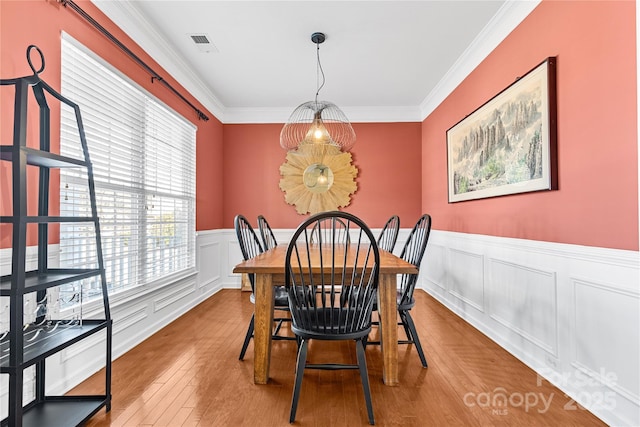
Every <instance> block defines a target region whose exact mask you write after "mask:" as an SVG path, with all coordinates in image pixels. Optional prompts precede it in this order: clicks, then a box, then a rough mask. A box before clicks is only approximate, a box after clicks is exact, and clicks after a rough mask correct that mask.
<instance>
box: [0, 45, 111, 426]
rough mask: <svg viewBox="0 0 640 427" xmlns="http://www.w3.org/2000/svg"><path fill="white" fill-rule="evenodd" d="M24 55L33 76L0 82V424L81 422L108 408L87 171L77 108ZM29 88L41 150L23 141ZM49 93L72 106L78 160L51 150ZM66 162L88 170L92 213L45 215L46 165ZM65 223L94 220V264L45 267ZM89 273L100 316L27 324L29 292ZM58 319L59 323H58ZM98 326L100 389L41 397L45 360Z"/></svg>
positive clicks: (42, 292) (105, 326)
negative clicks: (7, 115) (5, 203)
mask: <svg viewBox="0 0 640 427" xmlns="http://www.w3.org/2000/svg"><path fill="white" fill-rule="evenodd" d="M34 49H35V50H36V51H37V52H38V53H39V54H40V59H41V67H40V68H39V69H38V70H37V71H36V69H35V67H34V66H33V64H32V62H31V52H32V51H33V50H34ZM27 61H28V62H29V66H30V67H31V69H32V71H33V75H31V76H25V77H20V78H15V79H6V80H0V85H2V86H7V85H11V86H14V88H15V102H14V126H13V141H12V144H11V145H0V160H2V161H6V162H11V178H12V186H11V188H12V204H13V205H12V210H13V212H12V213H13V214H12V215H10V216H0V224H11V228H12V241H11V242H12V252H11V257H12V260H11V274H9V275H5V276H2V277H0V296H1V297H9V331H8V333H7V334H6V336H5V337H3V338H2V340H0V374H6V375H8V376H9V405H8V416H7V417H6V418H5V419H3V420H2V421H1V422H0V425H1V426H3V427H4V426H10V427H23V426H24V427H30V426H33V427H42V426H47V427H56V426H60V427H67V426H77V425H82V424H84V423H85V422H86V421H87V420H88V419H89V418H90V417H91V416H93V415H94V414H95V413H97V412H98V411H99V410H100V409H101V408H103V407H104V408H105V409H106V410H107V411H109V410H110V409H111V348H112V321H111V315H110V310H109V300H108V294H107V281H106V274H105V270H104V260H103V256H102V249H101V248H102V245H101V236H100V224H99V220H98V214H97V207H96V196H95V186H94V180H93V170H92V166H91V162H90V160H89V152H88V149H87V142H86V138H85V133H84V128H83V125H82V119H81V115H80V108H79V107H78V105H77V104H75V103H73V102H72V101H70V100H68V99H67V98H65V97H63V96H62V95H61V94H59V93H58V92H56V91H55V90H54V89H53V88H51V87H50V86H49V85H48V84H47V83H46V82H44V81H43V80H42V79H40V77H39V74H40V73H41V72H42V71H43V70H44V65H45V64H44V57H43V55H42V52H41V51H40V50H39V49H38V48H37V47H36V46H33V45H31V46H29V47H28V48H27ZM29 89H31V91H32V93H33V96H34V97H35V101H36V103H37V105H38V108H39V131H40V133H39V145H40V147H39V149H35V148H31V147H27V146H26V141H27V125H28V123H27V121H28V114H27V106H28V104H29V101H28V98H29V97H28V94H29ZM47 96H52V97H53V98H55V99H57V100H58V101H60V102H61V103H64V104H66V105H68V106H69V107H71V108H73V109H74V111H75V116H76V122H77V125H78V134H79V137H80V141H79V143H80V144H81V147H82V152H83V155H84V158H83V159H75V158H70V157H65V156H61V155H58V154H55V153H52V152H51V151H50V111H49V106H48V104H47ZM28 167H36V168H38V172H39V174H38V186H37V187H38V209H37V211H38V213H37V215H35V216H29V215H28V214H27V169H28ZM67 167H72V168H85V169H86V172H87V178H88V179H87V183H88V187H89V188H88V190H89V196H90V203H91V215H90V216H88V217H68V216H64V217H63V216H50V215H49V189H50V170H51V169H57V168H67ZM29 188H30V189H31V188H32V187H31V186H30V187H29ZM63 222H64V223H67V222H69V223H74V222H87V223H92V224H93V226H94V230H95V238H96V248H97V254H96V255H97V268H83V269H74V268H49V266H48V244H49V234H50V233H49V224H51V223H63ZM28 224H37V229H38V232H37V234H38V248H37V249H38V262H37V269H36V270H27V267H26V266H27V263H26V251H27V225H28ZM91 277H95V278H99V279H100V281H101V290H102V303H103V306H104V318H102V319H80V320H78V321H77V322H76V324H70V323H69V321H68V320H62V319H60V320H56V319H51V318H46V317H45V314H37V317H36V318H35V321H33V322H30V323H29V324H26V325H25V320H24V319H25V312H24V304H25V298H26V297H27V296H28V295H30V294H31V295H33V294H35V298H36V301H46V295H47V289H49V288H52V287H56V286H61V285H64V284H69V283H73V282H76V281H79V280H84V279H87V278H91ZM80 292H82V290H81V291H80ZM45 304H46V303H45ZM57 325H62V326H60V327H57ZM54 326H55V327H54ZM100 331H106V339H105V392H104V394H101V395H91V396H49V395H47V394H46V387H45V362H46V358H47V357H49V356H51V355H53V354H55V353H57V352H59V351H61V350H63V349H65V348H67V347H69V346H70V345H72V344H75V343H77V342H79V341H81V340H83V339H85V338H87V337H89V336H92V335H94V334H96V333H98V332H100ZM27 337H28V338H27ZM31 366H35V399H34V400H32V401H30V402H28V403H26V404H25V403H24V402H23V395H24V393H23V392H24V390H23V384H24V370H25V369H26V368H28V367H31Z"/></svg>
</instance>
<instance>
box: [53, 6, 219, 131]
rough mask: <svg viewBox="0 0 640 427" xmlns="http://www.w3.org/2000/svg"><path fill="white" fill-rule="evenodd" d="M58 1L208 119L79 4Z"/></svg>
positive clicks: (199, 116) (203, 116)
mask: <svg viewBox="0 0 640 427" xmlns="http://www.w3.org/2000/svg"><path fill="white" fill-rule="evenodd" d="M58 2H60V3H62V5H63V6H64V7H67V6H70V7H71V8H72V9H73V10H75V11H76V12H77V13H78V14H79V15H80V16H82V17H83V18H84V19H85V20H86V21H87V22H89V23H90V24H91V25H93V27H94V28H96V29H97V30H98V31H99V32H100V33H102V35H104V36H105V37H106V38H108V39H109V40H110V41H111V42H113V44H115V45H116V46H118V47H119V48H120V49H121V50H122V51H123V52H124V53H126V54H127V55H128V56H129V57H130V58H131V59H133V60H134V61H135V62H136V63H137V64H138V65H140V66H141V67H142V68H144V69H145V70H146V71H147V72H148V73H149V74H151V83H153V82H154V81H155V80H157V81H159V82H160V83H162V84H163V85H164V86H166V87H167V88H168V89H169V90H170V91H171V92H173V93H174V94H175V95H176V96H178V97H179V98H180V99H181V100H183V101H184V102H185V103H187V104H189V106H190V107H191V108H193V109H194V110H195V112H196V113H197V114H198V119H199V120H204V121H205V122H206V121H208V120H209V117H207V115H206V114H204V113H203V112H202V111H200V110H199V109H198V108H197V107H196V106H195V105H193V104H192V103H191V102H190V101H189V100H188V99H187V98H185V97H184V96H182V94H181V93H180V92H178V91H177V90H176V89H175V88H174V87H173V86H171V85H170V84H169V83H167V82H166V81H165V80H164V79H163V78H162V77H161V76H160V75H159V74H158V73H156V72H155V71H154V70H153V69H152V68H151V67H149V66H148V65H147V64H146V63H145V62H144V61H143V60H142V59H140V57H138V55H136V54H135V53H133V52H132V51H131V50H130V49H129V48H128V47H126V46H125V45H124V44H123V43H122V42H121V41H120V40H118V39H117V38H116V37H115V36H114V35H113V34H111V33H110V32H109V31H108V30H107V29H106V28H104V27H103V26H102V25H100V23H99V22H98V21H96V20H95V19H93V18H92V17H91V16H90V15H89V14H88V13H87V12H85V11H84V10H82V8H80V6H78V5H77V4H75V3H74V2H73V0H58Z"/></svg>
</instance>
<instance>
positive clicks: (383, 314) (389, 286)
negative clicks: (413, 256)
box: [378, 274, 398, 385]
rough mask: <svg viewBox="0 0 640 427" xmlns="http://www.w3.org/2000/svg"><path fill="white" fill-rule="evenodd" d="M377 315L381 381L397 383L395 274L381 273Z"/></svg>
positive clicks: (387, 383) (389, 383)
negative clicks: (380, 351)
mask: <svg viewBox="0 0 640 427" xmlns="http://www.w3.org/2000/svg"><path fill="white" fill-rule="evenodd" d="M378 297H379V301H378V315H379V316H380V333H381V335H382V337H381V342H382V361H383V368H382V381H384V383H385V384H386V385H398V320H397V319H398V317H397V307H396V304H397V302H396V275H395V274H381V275H380V284H379V286H378Z"/></svg>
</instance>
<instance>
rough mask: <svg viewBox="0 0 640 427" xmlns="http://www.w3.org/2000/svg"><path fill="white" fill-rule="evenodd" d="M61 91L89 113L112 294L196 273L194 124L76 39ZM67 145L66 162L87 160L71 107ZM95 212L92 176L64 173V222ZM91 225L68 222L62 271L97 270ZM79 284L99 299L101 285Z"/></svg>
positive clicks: (63, 229)
mask: <svg viewBox="0 0 640 427" xmlns="http://www.w3.org/2000/svg"><path fill="white" fill-rule="evenodd" d="M61 85H62V94H63V95H64V96H66V97H67V98H69V99H70V100H72V101H73V102H75V103H77V104H78V105H79V106H80V111H81V114H82V122H83V125H84V130H85V134H86V139H87V145H88V149H89V155H90V159H91V163H92V165H93V171H94V181H95V188H96V201H97V209H98V216H99V218H100V229H101V238H102V250H103V255H104V260H105V268H106V273H107V283H108V287H109V290H110V292H114V291H120V290H125V289H129V288H132V287H137V286H141V285H153V284H154V282H157V281H159V280H162V279H168V278H169V277H170V276H172V275H174V274H178V273H182V272H186V271H188V270H190V269H194V268H195V138H196V129H195V127H194V126H193V125H192V124H191V123H189V122H188V121H187V120H185V119H184V118H183V117H181V116H179V115H178V114H177V113H175V112H174V111H173V110H171V109H170V108H169V107H167V106H166V105H164V104H163V103H161V102H160V101H158V100H157V99H155V98H154V97H152V96H151V95H150V94H148V93H147V92H146V91H144V90H143V89H142V88H140V87H139V86H137V85H136V84H135V83H133V82H132V81H130V80H129V79H127V78H126V77H124V76H122V75H121V74H120V73H119V72H117V71H114V70H113V69H112V68H111V67H110V66H108V65H104V63H103V62H102V60H101V59H99V58H97V57H96V56H95V55H94V54H92V53H90V52H89V51H88V50H87V49H86V48H83V47H81V46H80V45H79V44H78V43H77V42H75V41H72V40H69V37H63V41H62V83H61ZM60 139H61V141H60V152H61V154H62V155H65V156H70V157H76V158H82V152H81V146H80V143H79V138H78V130H77V126H76V121H75V116H74V113H73V111H72V110H71V109H67V110H65V109H63V110H62V112H61V138H60ZM90 214H91V206H90V200H89V192H88V185H87V176H86V171H84V170H81V169H62V170H61V175H60V215H61V216H77V215H85V216H89V215H90ZM87 224H90V223H63V224H61V226H60V250H61V255H60V257H61V258H60V265H61V267H77V268H88V267H90V266H91V265H96V263H97V258H96V250H95V240H94V238H95V232H94V230H93V226H91V225H87ZM82 286H83V289H84V290H85V298H86V297H87V296H88V297H91V296H92V294H93V295H99V289H98V287H99V283H97V282H96V283H83V284H82ZM92 290H93V291H92ZM67 291H72V292H75V291H73V290H67ZM87 291H88V294H87Z"/></svg>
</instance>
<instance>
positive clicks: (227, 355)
mask: <svg viewBox="0 0 640 427" xmlns="http://www.w3.org/2000/svg"><path fill="white" fill-rule="evenodd" d="M416 299H417V304H416V307H414V309H413V310H412V312H411V313H412V315H413V317H414V320H415V323H416V327H417V329H418V333H419V334H420V338H421V340H422V343H423V348H424V351H425V355H426V357H427V361H428V363H429V367H428V368H427V369H424V368H422V366H421V365H420V360H419V358H418V355H417V353H416V351H415V348H413V346H408V345H401V346H400V348H399V363H400V368H399V379H400V385H399V386H398V387H389V386H385V385H383V383H382V379H381V378H382V358H381V353H380V348H379V347H377V346H369V347H367V365H368V369H369V379H370V382H371V393H372V400H373V409H374V414H375V418H376V425H378V426H549V427H552V426H553V427H556V426H602V425H605V424H604V423H602V422H601V421H600V420H599V419H597V418H596V417H595V416H593V415H592V414H591V413H589V412H587V411H586V410H584V409H582V408H580V407H578V406H577V405H575V404H572V401H571V400H570V399H569V398H568V397H566V396H565V395H564V394H563V393H562V392H561V391H560V390H558V389H557V388H555V387H553V386H552V385H550V384H549V383H548V382H546V381H538V378H537V376H536V374H535V373H534V372H533V371H532V370H531V369H529V368H528V367H526V366H525V365H524V364H523V363H521V362H519V361H518V360H517V359H515V358H514V357H513V356H511V355H510V354H509V353H507V352H506V351H505V350H503V349H502V348H501V347H499V346H498V345H497V344H495V343H494V342H493V341H491V340H490V339H488V338H487V337H486V336H484V335H483V334H481V333H480V332H478V331H477V330H476V329H474V328H473V327H471V326H469V325H468V324H467V323H466V322H464V321H463V320H461V319H460V318H458V317H457V316H455V315H454V314H452V313H451V312H450V311H449V310H448V309H446V308H445V307H444V306H442V305H441V304H440V303H438V302H437V301H436V300H434V299H433V298H432V297H430V296H429V295H427V294H426V293H425V292H423V291H416ZM252 312H253V305H252V304H251V303H250V301H249V294H248V293H243V292H240V291H239V290H222V291H220V292H218V293H217V294H215V295H213V296H212V297H211V298H209V299H208V300H207V301H205V302H203V303H202V304H200V305H199V306H198V307H196V308H194V309H193V310H191V311H190V312H189V313H187V314H185V315H184V316H182V317H181V318H179V319H177V320H176V321H174V322H173V323H171V324H170V325H168V326H167V327H165V328H164V329H162V330H161V331H159V332H158V333H156V334H155V335H153V336H152V337H151V338H149V339H148V340H146V341H144V342H143V343H141V344H140V345H138V346H137V347H135V348H134V349H132V350H131V351H129V352H128V353H126V354H125V355H123V356H122V357H120V358H118V359H117V360H115V361H114V362H113V382H112V387H113V390H112V394H113V401H112V409H111V411H110V412H106V411H105V410H101V411H100V412H99V413H98V414H96V415H95V416H94V417H93V418H92V419H91V420H90V421H89V423H88V424H87V425H88V426H89V427H98V426H153V427H160V426H168V427H178V426H203V427H204V426H233V427H237V426H264V427H269V426H287V425H289V422H288V420H289V409H290V404H291V393H292V390H293V379H294V366H295V360H296V345H295V342H293V341H275V342H274V344H273V349H272V352H271V378H270V381H269V384H267V385H254V384H253V343H252V344H250V345H249V349H248V351H247V355H246V357H245V360H244V361H239V360H238V354H239V353H240V348H241V346H242V341H243V339H244V335H245V332H246V328H247V326H248V323H249V319H250V317H251V313H252ZM286 332H290V331H288V330H287V331H286ZM376 333H377V332H375V331H374V332H372V339H374V338H375V334H376ZM398 334H399V335H400V336H401V337H404V331H403V330H402V328H400V330H399V331H398ZM309 361H310V362H312V363H321V362H323V361H328V362H348V363H355V345H354V344H353V343H350V342H344V343H325V342H312V343H311V344H310V347H309ZM103 392H104V373H103V372H99V373H97V374H96V375H94V376H92V377H91V378H89V379H88V380H86V381H85V382H83V383H82V384H80V385H79V386H78V387H76V388H75V389H74V390H72V391H71V392H70V393H69V394H91V393H103ZM501 397H504V398H505V399H506V401H505V399H501ZM527 401H528V402H529V404H528V405H527V404H526V402H527ZM566 407H568V409H567V408H566ZM571 408H573V410H571ZM575 408H577V409H575ZM295 425H300V426H358V425H362V426H364V425H368V422H367V411H366V408H365V405H364V397H363V393H362V386H361V384H360V377H359V374H358V371H357V370H347V371H316V370H307V371H306V372H305V375H304V380H303V382H302V391H301V396H300V402H299V405H298V413H297V418H296V423H295Z"/></svg>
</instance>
